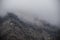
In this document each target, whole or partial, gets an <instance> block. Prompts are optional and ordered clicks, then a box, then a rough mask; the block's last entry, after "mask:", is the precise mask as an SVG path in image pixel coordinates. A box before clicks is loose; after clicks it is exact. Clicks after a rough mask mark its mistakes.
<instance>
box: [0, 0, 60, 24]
mask: <svg viewBox="0 0 60 40" xmlns="http://www.w3.org/2000/svg"><path fill="white" fill-rule="evenodd" d="M58 7H59V5H58V0H0V16H4V15H5V14H6V13H7V12H12V13H14V14H16V15H17V16H18V17H19V18H23V19H25V20H27V21H30V22H34V20H35V19H39V20H45V21H47V22H49V23H51V24H53V25H58V24H59V12H58Z"/></svg>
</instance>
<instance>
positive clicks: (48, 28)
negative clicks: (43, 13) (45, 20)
mask: <svg viewBox="0 0 60 40" xmlns="http://www.w3.org/2000/svg"><path fill="white" fill-rule="evenodd" d="M0 19H1V18H0ZM3 20H4V21H3V22H0V23H2V25H1V26H0V40H59V38H60V31H58V30H59V29H58V28H56V27H55V26H52V25H49V24H42V25H40V26H38V25H36V24H31V23H25V22H23V21H22V20H20V19H18V17H17V16H16V15H14V14H13V13H8V14H7V15H6V16H5V17H4V18H3ZM58 35H59V36H58Z"/></svg>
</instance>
